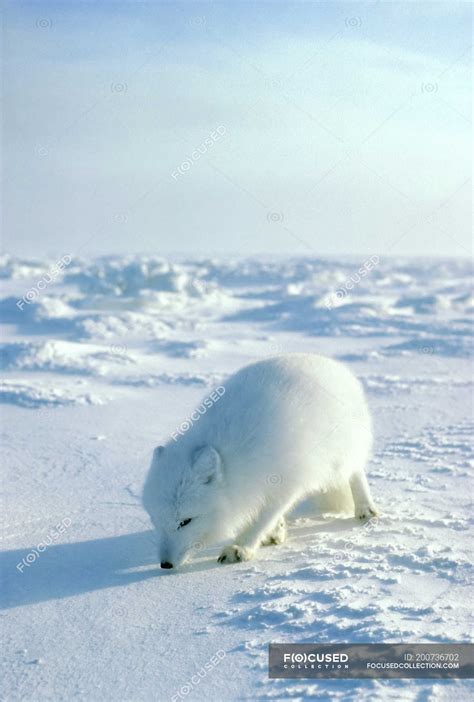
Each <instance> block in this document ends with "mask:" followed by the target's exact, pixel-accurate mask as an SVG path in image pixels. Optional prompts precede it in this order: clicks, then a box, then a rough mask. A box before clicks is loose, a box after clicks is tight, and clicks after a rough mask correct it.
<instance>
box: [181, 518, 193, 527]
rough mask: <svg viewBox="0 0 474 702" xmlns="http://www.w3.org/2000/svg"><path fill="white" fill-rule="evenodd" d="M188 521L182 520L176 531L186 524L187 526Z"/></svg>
mask: <svg viewBox="0 0 474 702" xmlns="http://www.w3.org/2000/svg"><path fill="white" fill-rule="evenodd" d="M190 521H191V519H183V521H182V522H180V523H179V527H178V529H181V527H185V526H186V524H189V522H190Z"/></svg>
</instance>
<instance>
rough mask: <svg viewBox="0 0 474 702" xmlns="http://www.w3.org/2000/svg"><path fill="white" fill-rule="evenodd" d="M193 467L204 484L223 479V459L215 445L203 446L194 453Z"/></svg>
mask: <svg viewBox="0 0 474 702" xmlns="http://www.w3.org/2000/svg"><path fill="white" fill-rule="evenodd" d="M192 461H193V469H194V471H195V473H196V474H197V475H198V476H199V477H200V479H201V481H202V483H203V484H204V485H210V484H211V483H216V482H220V481H221V480H222V460H221V457H220V455H219V452H218V451H216V449H215V448H214V447H213V446H209V445H207V446H201V447H200V448H198V449H196V450H195V451H194V453H193V458H192Z"/></svg>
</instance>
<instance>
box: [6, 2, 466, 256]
mask: <svg viewBox="0 0 474 702" xmlns="http://www.w3.org/2000/svg"><path fill="white" fill-rule="evenodd" d="M471 12H472V6H471V3H470V2H456V1H455V0H453V1H450V2H446V3H445V2H409V1H406V2H384V1H383V0H381V1H380V0H378V1H377V0H370V1H369V2H350V3H347V2H306V1H305V0H300V1H297V2H296V1H295V2H287V1H286V0H282V1H279V2H263V1H260V2H241V1H238V0H237V1H235V0H232V2H213V3H201V2H159V1H157V2H123V1H122V0H118V1H110V0H109V1H105V2H92V1H90V2H81V1H80V0H74V1H73V2H72V1H70V0H64V1H63V2H48V1H46V0H45V1H43V0H40V1H39V2H22V1H21V0H15V2H6V3H5V4H4V11H3V42H2V44H3V115H2V116H3V124H2V127H3V129H2V142H3V163H2V166H3V168H2V170H3V221H2V225H3V226H2V229H3V250H4V251H5V252H8V253H12V254H15V255H20V256H32V257H34V256H39V255H43V254H48V255H52V256H56V255H57V256H58V257H59V256H60V255H64V254H65V253H67V254H71V255H98V254H108V253H150V254H158V255H161V254H163V255H169V254H184V255H203V256H208V255H227V254H232V255H240V256H248V255H253V254H256V253H260V254H275V255H292V256H319V255H321V256H324V255H329V256H345V255H357V256H365V255H366V256H370V255H373V254H378V255H380V254H384V255H403V256H405V255H430V256H456V257H458V256H461V257H463V256H468V255H470V253H471V252H472V245H471V219H470V213H471V187H472V186H471V181H470V177H471V155H470V152H471V148H472V136H471V102H470V101H471V92H472V76H471V72H470V65H471V53H470V48H471Z"/></svg>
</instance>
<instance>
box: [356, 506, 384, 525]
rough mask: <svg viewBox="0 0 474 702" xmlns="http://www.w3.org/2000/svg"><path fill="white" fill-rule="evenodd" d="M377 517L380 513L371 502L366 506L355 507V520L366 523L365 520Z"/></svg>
mask: <svg viewBox="0 0 474 702" xmlns="http://www.w3.org/2000/svg"><path fill="white" fill-rule="evenodd" d="M379 515H380V512H379V511H378V509H377V507H376V506H375V505H374V504H373V502H371V503H370V504H366V505H358V506H357V507H356V511H355V517H356V519H360V520H361V521H362V522H363V521H366V520H367V519H373V518H374V517H378V516H379Z"/></svg>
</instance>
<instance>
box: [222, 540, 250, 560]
mask: <svg viewBox="0 0 474 702" xmlns="http://www.w3.org/2000/svg"><path fill="white" fill-rule="evenodd" d="M251 558H253V551H251V550H250V549H249V548H245V546H238V545H237V544H233V545H232V546H227V547H226V548H225V549H224V550H223V551H222V553H221V555H220V556H219V558H218V559H217V562H218V563H240V562H241V561H249V560H250V559H251Z"/></svg>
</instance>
